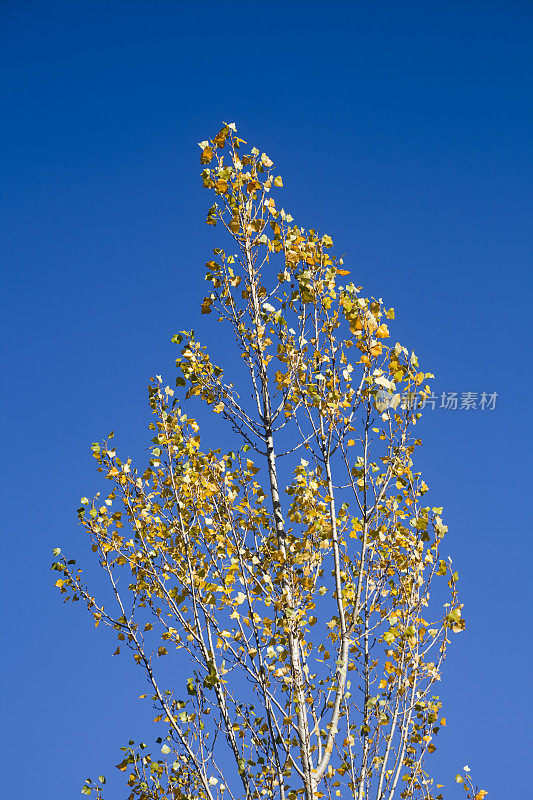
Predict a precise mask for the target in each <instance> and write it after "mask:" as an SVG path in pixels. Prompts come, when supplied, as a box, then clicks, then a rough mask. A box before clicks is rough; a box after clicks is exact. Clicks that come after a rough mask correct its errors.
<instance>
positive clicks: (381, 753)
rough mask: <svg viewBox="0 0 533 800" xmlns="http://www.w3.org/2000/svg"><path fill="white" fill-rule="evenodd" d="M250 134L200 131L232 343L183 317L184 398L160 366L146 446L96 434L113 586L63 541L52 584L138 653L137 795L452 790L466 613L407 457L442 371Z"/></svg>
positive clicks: (283, 796)
mask: <svg viewBox="0 0 533 800" xmlns="http://www.w3.org/2000/svg"><path fill="white" fill-rule="evenodd" d="M245 145H246V142H244V141H243V140H242V139H240V138H239V137H238V136H237V133H236V128H235V126H234V125H233V124H229V125H224V126H223V128H222V130H221V131H220V132H219V133H218V134H217V135H216V136H215V138H214V139H213V140H212V141H205V142H202V143H201V144H200V147H201V150H202V153H201V162H202V164H203V165H204V170H203V172H202V178H203V183H204V186H205V187H206V188H208V189H209V190H211V191H213V192H214V193H215V196H216V202H215V203H214V204H213V205H212V206H211V208H210V209H209V212H208V215H207V224H209V225H212V226H216V225H217V224H220V225H221V226H222V228H223V230H224V232H225V235H226V236H227V237H228V238H229V241H230V244H231V249H232V250H236V255H231V254H229V253H227V252H226V251H225V250H223V249H220V248H217V249H215V250H214V258H213V260H210V261H208V263H207V275H206V280H207V281H208V282H209V283H210V284H211V291H210V293H209V294H208V295H207V297H206V298H205V299H204V301H203V305H202V312H203V313H205V314H209V313H212V312H214V313H216V314H217V315H218V320H219V321H220V322H221V323H224V324H226V325H228V326H229V327H230V329H231V330H232V332H233V335H234V340H235V346H236V349H237V350H238V352H239V354H240V361H238V363H237V367H235V365H234V364H232V369H233V375H232V376H230V378H229V379H226V378H225V373H224V372H223V369H222V367H219V366H217V365H216V364H214V363H213V361H212V360H211V358H210V356H209V354H208V352H207V350H206V348H205V347H204V346H202V345H201V344H200V343H199V342H198V341H197V339H196V338H195V336H194V333H193V332H192V331H183V332H181V333H179V334H177V335H175V336H174V337H173V341H174V342H175V343H176V344H177V345H178V346H179V348H180V352H179V356H178V358H177V362H176V364H177V367H178V377H177V380H176V384H177V387H178V390H177V391H178V394H179V395H180V397H181V398H182V399H181V400H179V398H178V397H177V396H175V390H174V389H171V388H170V387H168V386H166V387H164V386H163V381H162V379H161V378H160V377H159V376H158V377H156V378H155V379H153V380H152V381H151V383H150V387H149V402H150V408H151V410H152V412H153V415H154V421H153V422H152V423H151V426H150V427H151V428H152V431H153V434H154V435H153V439H152V442H153V448H152V451H151V457H150V459H149V463H148V466H147V467H146V468H145V469H140V470H138V469H136V468H135V467H134V466H133V464H132V461H131V459H129V458H126V459H123V458H121V457H119V456H118V455H117V452H116V450H115V449H114V447H113V445H112V444H111V443H110V441H109V440H110V439H111V438H112V434H110V435H109V438H108V440H107V441H104V442H103V443H102V444H94V445H93V446H92V451H93V455H94V457H95V459H96V461H97V464H98V470H99V471H100V472H103V473H104V475H105V477H106V478H107V479H108V480H109V481H110V482H111V484H112V488H111V491H110V492H109V493H108V494H107V497H106V499H105V500H104V501H103V502H102V500H101V499H100V497H99V496H98V495H97V497H96V498H95V499H94V500H93V501H89V500H88V499H87V498H82V501H81V507H80V508H79V509H78V516H79V519H80V521H81V524H82V526H83V528H84V529H85V531H86V532H87V534H88V536H89V538H90V541H91V546H92V550H93V552H94V553H95V554H96V556H97V559H98V563H99V566H100V567H101V568H102V570H103V571H104V573H105V574H106V576H107V579H108V583H109V588H110V598H109V599H108V600H106V601H105V602H104V601H103V600H100V599H98V600H97V599H96V598H95V597H93V595H92V594H91V591H90V589H89V588H88V587H87V586H86V585H85V583H84V581H83V580H82V577H81V571H80V570H78V569H77V568H76V566H75V565H74V562H73V560H72V559H71V560H67V559H66V558H65V557H60V558H59V560H57V561H56V562H55V563H54V564H53V567H52V568H53V569H54V570H57V571H58V572H60V573H61V577H60V578H59V580H58V581H57V583H56V586H57V587H58V588H59V589H60V591H61V593H62V594H64V595H65V596H66V599H67V600H72V601H77V600H80V599H81V600H83V601H84V602H85V603H86V605H87V607H88V609H89V611H90V613H91V614H92V616H93V618H94V620H95V624H96V625H97V626H98V625H100V624H103V625H106V626H108V627H110V628H111V629H112V630H113V631H114V632H115V634H116V636H117V639H118V646H117V649H116V653H119V651H120V649H121V648H127V649H128V650H129V651H130V652H131V654H132V656H133V659H134V661H135V662H136V663H137V664H138V665H139V667H140V668H141V670H142V671H143V673H144V675H145V678H146V679H147V681H148V684H149V687H150V690H149V694H148V695H144V697H147V696H148V697H149V699H150V701H151V702H152V703H153V706H154V708H155V709H156V712H157V717H156V722H159V723H160V724H161V725H162V726H164V731H163V734H162V736H161V737H159V738H158V739H157V742H158V743H159V745H161V744H162V747H160V748H157V749H160V751H161V755H162V756H163V757H161V756H160V754H159V752H157V751H156V754H155V755H151V754H150V752H149V749H148V748H147V746H146V745H144V744H140V745H138V746H137V745H135V744H134V743H133V742H130V743H129V745H128V746H127V747H125V748H123V750H124V759H123V761H122V762H121V763H120V764H119V765H118V769H119V770H123V771H124V772H126V773H127V785H128V787H129V791H130V794H129V798H130V800H131V799H132V798H140V799H141V800H148V798H150V800H152V798H153V799H154V800H155V798H179V799H181V800H185V798H187V800H189V799H192V798H202V800H215V799H216V800H221V799H222V798H228V797H229V798H231V799H232V800H237V798H245V799H246V800H252V798H263V797H267V798H268V797H273V798H279V799H280V800H295V798H297V797H304V798H305V800H315V799H316V798H321V797H329V798H334V797H344V798H347V797H350V798H357V800H362V798H375V800H392V798H393V797H401V798H428V799H429V798H434V797H435V796H437V797H439V798H440V797H442V794H437V795H435V792H438V788H436V789H434V788H433V781H432V779H431V778H430V777H429V775H428V773H427V772H426V767H425V760H426V756H427V755H428V754H429V753H431V752H432V751H433V750H435V744H434V740H435V737H436V735H437V733H438V731H439V728H440V727H441V726H443V725H445V719H444V717H443V716H442V709H441V701H440V700H439V698H438V697H437V696H435V695H434V694H433V692H434V685H435V683H436V682H437V681H439V680H440V678H441V671H442V666H443V662H444V659H445V656H446V651H447V647H448V645H449V643H450V640H451V638H452V634H453V633H458V632H460V631H462V630H463V628H464V625H465V622H464V618H463V616H462V604H461V602H460V600H459V597H458V593H457V579H458V578H457V573H456V572H454V570H453V567H452V565H451V560H448V561H447V560H445V559H443V558H442V557H441V555H440V548H441V544H442V540H443V538H444V536H445V533H446V530H447V528H446V526H445V525H444V523H443V521H442V509H441V508H437V507H429V506H425V505H423V502H424V501H423V499H422V498H423V497H424V496H425V494H426V492H427V491H428V487H427V485H426V484H425V482H424V481H423V480H422V478H421V475H420V473H418V472H416V471H414V464H413V458H414V452H415V449H416V447H417V446H418V445H420V444H421V442H420V440H419V439H417V438H415V433H414V429H415V426H416V423H417V420H418V419H419V418H420V415H421V410H420V408H421V406H422V405H423V403H424V400H425V398H426V396H427V394H428V393H429V392H430V388H429V386H428V385H427V381H428V380H429V379H431V378H432V377H433V376H432V375H431V374H430V373H428V372H424V371H422V370H421V368H420V366H419V364H418V360H417V357H416V355H415V354H414V352H411V351H409V350H407V348H405V347H403V346H402V345H401V344H399V343H396V344H392V342H391V339H390V333H389V328H388V324H389V322H388V321H390V320H393V319H394V311H393V309H392V308H389V309H387V308H386V307H385V306H384V304H383V302H382V300H376V299H372V298H366V297H365V296H364V295H363V294H362V290H361V287H358V286H356V285H355V284H354V283H352V282H350V279H349V278H348V275H349V272H348V270H346V269H344V266H343V261H342V259H338V258H335V257H334V256H333V255H332V254H331V249H332V246H333V241H332V239H331V237H330V236H329V235H319V234H318V233H317V232H316V231H315V230H309V231H306V230H304V229H303V228H301V227H298V226H297V225H296V224H295V223H294V221H293V218H292V217H291V216H290V214H287V213H286V212H285V211H284V210H283V209H281V210H277V208H276V205H275V201H274V197H273V195H274V193H275V190H276V189H277V188H281V187H282V185H283V183H282V179H281V177H279V176H275V175H274V173H273V172H272V167H273V162H272V161H271V160H270V158H268V156H267V155H266V154H265V153H261V152H260V151H259V150H258V149H257V148H255V147H254V148H252V149H251V151H250V152H246V151H245ZM340 281H342V285H340V283H339V282H340ZM243 376H244V377H243ZM231 377H233V378H234V379H235V380H237V383H235V382H232V381H231ZM236 386H238V388H239V392H238V391H237V388H236ZM191 398H199V400H200V401H202V402H203V403H204V404H206V405H207V406H208V407H209V408H210V409H211V411H213V412H214V413H215V414H218V415H219V418H220V419H222V420H224V421H225V422H226V423H228V424H229V425H230V426H231V429H232V430H233V432H234V437H235V440H236V445H235V451H234V452H229V453H225V452H222V451H221V449H216V448H215V449H204V448H202V446H201V441H200V434H199V425H198V423H197V421H196V420H195V419H193V418H191V417H190V416H189V414H188V413H187V412H186V411H184V410H183V408H182V406H183V402H186V401H188V400H190V399H191ZM285 482H288V484H287V485H286V486H285V485H284V484H285ZM55 555H56V557H58V556H59V555H60V551H55ZM120 576H123V577H122V580H119V578H120ZM434 579H435V580H436V581H440V582H441V587H440V588H438V593H439V597H440V602H439V603H434V602H430V586H431V583H432V581H433V580H434ZM444 590H445V591H446V593H447V597H444ZM443 600H446V602H445V603H444V608H442V601H443ZM171 659H172V660H174V661H176V660H177V661H179V663H180V664H183V663H184V662H185V661H186V660H188V663H189V665H190V667H189V668H190V672H189V677H188V679H187V681H186V683H185V685H184V686H177V687H176V686H174V687H172V688H168V686H167V681H168V679H169V675H170V673H169V670H168V669H166V668H165V661H166V662H167V663H168V661H169V660H171ZM104 780H105V779H104V778H103V777H102V778H101V780H100V783H99V784H96V783H93V782H92V781H87V782H86V784H85V786H84V787H83V790H82V791H83V792H84V793H85V794H87V795H89V794H91V792H92V791H95V793H96V795H97V796H98V797H100V796H101V793H102V787H101V783H103V782H104ZM456 780H457V782H458V783H462V785H463V787H464V788H465V790H466V793H467V795H468V797H470V798H471V797H473V796H474V794H475V798H476V800H482V798H483V797H484V796H485V794H486V792H485V791H484V790H477V789H474V787H473V783H472V780H471V778H470V777H469V775H468V772H467V771H466V772H465V773H464V774H463V775H458V776H457V778H456Z"/></svg>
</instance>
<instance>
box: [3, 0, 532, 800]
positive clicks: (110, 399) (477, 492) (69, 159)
mask: <svg viewBox="0 0 533 800" xmlns="http://www.w3.org/2000/svg"><path fill="white" fill-rule="evenodd" d="M0 22H1V34H0V35H1V48H0V50H1V60H2V75H3V79H2V100H1V107H2V112H3V113H2V116H3V122H2V133H1V136H2V144H1V148H0V158H1V161H2V173H3V177H2V192H3V197H2V204H3V221H2V265H3V275H4V279H3V281H4V282H3V291H2V300H3V307H4V308H3V320H2V334H1V342H2V349H3V355H4V359H5V366H3V369H2V376H3V379H4V380H3V388H2V393H1V403H2V425H3V434H2V438H3V443H4V444H3V456H2V470H3V479H2V490H3V491H4V492H5V494H4V499H3V501H2V512H3V513H2V517H3V536H2V543H1V546H2V584H1V585H2V617H3V622H2V637H3V647H4V650H3V656H2V659H1V665H2V667H1V668H2V706H3V711H4V714H6V715H7V720H6V719H5V718H4V723H3V725H2V731H1V734H0V737H1V738H2V742H1V752H2V756H3V761H4V769H3V774H2V779H1V783H2V789H1V791H0V794H2V796H5V797H6V798H7V797H10V798H23V797H24V798H25V797H28V798H30V797H39V798H40V800H52V798H53V800H71V798H73V797H77V796H79V791H80V786H81V783H82V781H83V779H84V778H85V777H86V776H88V775H93V776H95V775H98V774H99V773H101V772H105V773H107V774H108V775H109V774H110V773H111V772H112V769H111V765H112V764H115V763H117V762H118V761H119V751H118V749H117V748H118V747H119V745H121V744H125V743H126V741H127V740H128V739H129V738H130V737H132V738H136V739H139V738H140V739H144V740H146V741H148V740H149V739H150V733H151V730H150V729H151V725H150V719H151V715H150V712H149V709H148V707H147V706H145V705H143V704H142V703H140V702H139V703H136V701H135V698H136V697H137V696H138V695H139V694H140V693H141V692H142V691H144V684H143V683H142V679H141V674H140V671H139V670H136V669H135V668H134V667H133V666H130V665H128V664H127V661H126V659H125V658H124V659H123V658H122V656H121V658H120V659H119V658H115V659H112V658H111V653H112V651H113V649H114V644H113V642H112V640H111V638H110V637H108V636H107V635H106V633H105V632H102V631H101V630H98V631H95V630H94V628H93V627H92V626H91V624H90V621H89V619H88V617H87V615H86V614H84V612H83V609H82V608H81V607H78V606H76V607H70V606H68V607H64V606H63V605H62V604H61V602H60V599H59V596H58V594H57V593H56V591H54V590H52V588H51V586H52V583H53V580H54V578H53V573H50V572H49V571H48V570H49V564H50V560H51V558H50V551H51V548H52V547H54V546H58V545H60V546H62V547H63V549H64V550H66V551H69V552H71V553H73V554H74V555H76V556H80V555H81V556H82V557H83V558H84V560H85V562H86V563H89V562H90V554H89V553H87V550H86V548H85V545H84V542H83V539H82V535H81V530H80V529H79V528H78V527H77V525H76V517H75V509H76V507H77V505H78V503H79V498H80V496H81V495H84V494H87V495H91V494H92V493H94V492H96V491H97V490H98V489H99V488H101V487H102V483H101V481H100V480H99V476H98V475H97V474H96V473H95V472H94V469H93V461H92V459H91V457H90V454H89V450H88V446H89V445H90V443H91V442H93V441H95V440H98V439H99V438H101V437H102V436H104V435H105V434H106V433H107V432H108V431H109V430H110V429H112V428H114V429H115V430H116V432H117V443H118V446H119V447H120V448H121V449H122V450H125V451H126V452H127V453H129V454H133V455H135V456H137V457H139V458H142V457H143V454H144V448H145V447H146V445H147V442H148V438H147V435H146V433H147V432H146V420H147V414H146V411H145V409H146V402H145V400H146V388H145V387H146V382H147V378H148V377H149V376H150V375H153V374H155V373H156V372H161V373H163V374H166V375H168V376H172V366H173V357H174V346H173V345H171V344H170V341H169V340H170V336H171V334H172V333H173V332H174V331H175V330H178V329H183V328H191V327H193V328H195V329H197V330H198V331H199V330H200V329H201V328H202V326H205V325H206V323H205V317H204V318H203V319H201V318H200V314H199V302H200V299H201V297H202V296H203V291H204V284H203V274H204V271H203V264H204V262H205V261H206V260H207V259H208V258H209V255H210V248H211V247H213V246H216V244H217V239H216V235H214V234H213V232H212V231H211V229H208V228H206V227H205V225H204V224H203V219H204V214H205V210H206V208H207V203H208V202H209V197H208V195H207V193H206V192H205V191H204V190H203V189H202V188H201V184H200V180H199V177H198V175H199V170H200V166H199V151H198V148H197V145H196V143H197V142H198V141H200V140H201V139H204V138H206V137H208V136H210V135H213V134H214V133H215V132H216V131H217V130H218V126H219V123H220V121H221V120H226V121H233V120H235V121H236V122H237V124H238V126H239V131H240V132H241V133H242V135H243V137H244V138H246V139H247V140H248V141H250V142H254V143H256V144H258V146H260V147H261V148H263V149H265V150H266V151H267V152H268V153H269V154H270V155H271V157H272V158H274V160H275V163H276V166H277V167H278V169H279V172H280V173H281V174H282V175H283V176H284V179H285V187H286V188H285V190H284V196H283V205H284V206H285V207H286V208H287V209H290V210H291V212H292V213H293V215H294V216H295V217H296V219H297V221H299V222H300V223H302V224H304V225H305V226H317V227H319V229H320V230H321V231H323V232H328V233H330V234H332V235H333V236H334V238H335V240H336V245H337V251H341V252H346V254H347V256H346V263H347V265H349V267H350V268H351V269H352V272H353V275H354V278H355V280H356V282H357V283H361V284H363V285H364V286H365V288H366V289H367V290H368V292H369V293H371V294H374V295H377V296H382V297H383V298H384V299H385V300H386V302H387V303H388V304H390V305H393V306H395V308H396V309H397V319H398V321H397V324H396V325H395V326H394V334H395V336H396V338H398V339H400V341H402V342H404V343H405V344H409V345H411V346H413V347H414V348H415V349H416V350H417V351H418V352H419V354H420V357H421V359H423V363H424V365H425V366H426V368H427V369H431V370H432V371H433V372H435V373H436V375H437V380H436V383H435V387H436V391H447V392H448V391H449V392H451V391H457V392H463V391H474V392H478V393H481V392H483V391H485V392H498V393H499V396H498V399H497V403H496V408H495V410H494V411H492V412H488V411H485V412H481V411H479V410H477V411H470V412H466V411H444V410H438V409H437V410H436V411H435V412H431V413H429V414H428V415H427V416H426V421H425V422H424V439H425V446H424V448H423V450H422V452H421V455H420V464H421V467H422V468H423V470H424V474H425V478H426V480H427V482H428V483H429V484H430V486H431V488H432V493H431V495H430V498H431V502H432V504H435V505H440V504H444V505H445V506H446V509H447V515H446V517H447V522H448V525H449V528H450V535H449V539H448V551H449V552H451V554H452V555H453V557H454V559H455V563H456V565H457V567H458V569H459V570H460V572H461V575H462V591H463V597H464V600H465V603H466V612H467V617H468V630H467V632H466V634H464V635H463V636H460V637H457V639H456V641H455V647H454V649H453V652H452V654H451V656H450V659H449V661H448V665H447V677H446V682H445V683H444V684H443V685H442V694H443V696H444V697H445V698H446V702H447V718H448V729H447V731H446V733H444V734H443V735H442V738H441V740H440V743H438V744H439V748H438V750H437V753H436V754H435V756H434V757H433V765H434V771H435V772H437V773H438V774H439V777H441V778H442V779H443V781H442V782H444V783H446V785H447V787H449V788H450V792H449V797H459V796H461V795H462V792H461V791H460V787H455V785H452V780H453V776H454V775H455V773H456V771H457V769H458V768H460V767H462V765H463V764H465V763H468V764H470V766H471V767H472V770H473V772H474V773H475V776H476V777H477V778H478V780H479V781H480V783H481V784H482V785H483V786H485V788H487V789H489V790H490V792H491V794H490V795H489V797H490V798H495V800H496V798H499V800H507V798H519V797H520V798H525V797H527V796H529V790H530V787H531V779H530V766H529V765H528V763H527V761H528V760H529V758H530V752H528V751H529V749H530V748H531V745H532V741H531V734H530V729H531V712H532V704H531V677H532V676H531V664H530V658H531V649H530V644H529V642H530V641H531V595H530V592H529V590H528V588H527V582H528V579H529V578H530V561H531V555H532V553H531V544H530V540H531V511H530V504H531V438H530V414H531V388H532V386H531V362H530V351H531V333H530V317H531V294H530V293H531V266H532V264H531V261H532V259H531V256H532V248H531V211H532V204H531V185H532V174H531V172H532V170H531V163H532V162H531V156H532V144H531V142H532V106H531V102H532V97H533V92H532V57H531V54H532V52H533V37H532V33H533V30H532V28H533V26H532V22H533V4H532V3H531V2H529V1H528V0H523V1H522V2H519V0H508V1H507V2H503V0H502V1H501V2H495V1H494V0H484V1H483V2H481V1H479V2H476V1H475V0H472V1H471V2H466V3H465V2H450V0H448V1H447V2H432V3H428V2H411V1H410V0H405V2H391V1H388V2H387V1H383V2H336V3H324V2H314V1H313V0H311V1H310V2H305V3H304V2H290V0H286V2H268V3H243V2H229V3H225V4H224V3H213V2H209V1H208V0H206V2H202V3H191V2H189V3H185V2H177V0H176V1H175V2H170V0H153V1H152V2H146V1H143V0H128V2H126V0H124V1H123V2H118V1H117V0H106V2H100V1H99V0H93V1H92V2H57V1H56V0H49V2H46V3H44V2H28V1H27V0H12V1H11V2H10V0H3V2H2V4H1V9H0ZM204 331H205V332H204V336H203V338H204V339H205V340H206V341H207V342H214V341H215V338H216V330H215V328H214V327H213V326H212V323H211V322H210V321H209V323H208V324H207V327H204ZM169 379H171V377H169ZM216 433H217V432H216V430H215V428H214V427H212V428H211V429H209V428H208V429H207V430H206V431H205V433H204V436H205V437H206V439H209V435H213V436H216ZM528 640H529V641H528ZM121 659H122V660H121ZM124 796H125V794H124V790H123V789H122V788H121V784H120V783H118V784H112V785H111V787H110V791H109V794H108V797H109V800H119V798H123V797H124Z"/></svg>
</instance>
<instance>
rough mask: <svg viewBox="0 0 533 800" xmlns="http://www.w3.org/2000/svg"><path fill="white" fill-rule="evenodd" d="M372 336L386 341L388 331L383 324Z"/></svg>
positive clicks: (388, 334)
mask: <svg viewBox="0 0 533 800" xmlns="http://www.w3.org/2000/svg"><path fill="white" fill-rule="evenodd" d="M374 336H375V337H376V339H387V338H388V337H389V336H390V333H389V329H388V328H387V326H386V325H385V323H383V325H380V326H379V328H378V329H377V330H376V332H375V333H374Z"/></svg>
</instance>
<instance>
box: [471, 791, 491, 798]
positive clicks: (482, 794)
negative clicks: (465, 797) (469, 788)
mask: <svg viewBox="0 0 533 800" xmlns="http://www.w3.org/2000/svg"><path fill="white" fill-rule="evenodd" d="M487 795H488V792H487V791H486V790H485V789H480V790H479V792H478V793H477V794H476V796H475V797H474V800H483V798H484V797H486V796H487Z"/></svg>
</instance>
